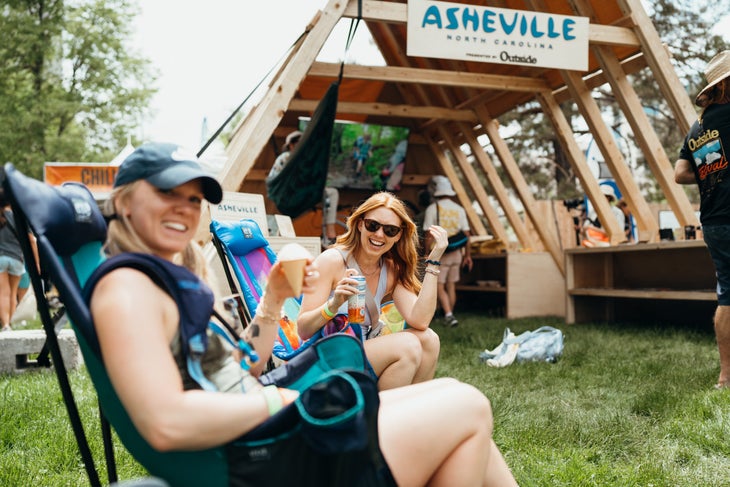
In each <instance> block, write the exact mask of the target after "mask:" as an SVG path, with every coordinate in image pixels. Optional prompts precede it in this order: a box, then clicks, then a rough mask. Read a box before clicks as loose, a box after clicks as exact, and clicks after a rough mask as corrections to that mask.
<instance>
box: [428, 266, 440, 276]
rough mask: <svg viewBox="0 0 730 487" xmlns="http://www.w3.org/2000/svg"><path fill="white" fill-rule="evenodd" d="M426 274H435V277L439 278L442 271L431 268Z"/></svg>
mask: <svg viewBox="0 0 730 487" xmlns="http://www.w3.org/2000/svg"><path fill="white" fill-rule="evenodd" d="M426 272H428V273H429V274H433V275H434V276H438V275H439V274H441V271H440V270H439V269H431V268H430V267H426Z"/></svg>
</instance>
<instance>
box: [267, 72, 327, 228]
mask: <svg viewBox="0 0 730 487" xmlns="http://www.w3.org/2000/svg"><path fill="white" fill-rule="evenodd" d="M339 89H340V83H339V80H338V81H335V82H333V83H332V84H331V85H330V87H329V88H328V89H327V93H325V95H324V98H322V100H321V101H320V102H319V105H317V109H316V110H315V111H314V114H313V115H312V119H311V120H310V121H309V123H308V124H307V128H306V129H305V130H304V134H302V138H301V139H300V140H299V142H298V143H297V145H296V147H295V148H294V151H293V152H292V154H291V156H290V158H289V162H288V163H287V165H286V166H284V169H282V171H281V172H280V173H279V174H278V175H277V176H276V177H275V178H273V179H271V180H268V181H267V182H266V187H267V189H268V192H269V198H271V200H272V201H273V202H274V203H276V207H277V208H278V209H279V211H280V212H281V213H282V214H284V215H288V216H290V217H292V218H296V217H298V216H299V215H301V214H302V213H304V212H305V211H307V210H309V209H311V208H312V207H314V206H316V205H317V203H319V202H320V201H322V192H323V191H324V186H325V184H326V183H327V171H328V170H329V160H330V147H331V145H332V130H333V128H334V125H335V115H336V113H337V97H338V94H339Z"/></svg>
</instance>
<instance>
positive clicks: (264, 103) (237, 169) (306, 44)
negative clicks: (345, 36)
mask: <svg viewBox="0 0 730 487" xmlns="http://www.w3.org/2000/svg"><path fill="white" fill-rule="evenodd" d="M345 7H346V3H345V2H341V1H340V0H330V2H329V3H328V4H327V7H326V8H325V10H324V11H323V12H322V13H321V15H320V16H319V19H318V21H317V22H316V24H315V25H314V26H313V27H312V29H311V30H310V31H309V33H308V34H307V35H306V37H305V38H304V39H303V41H302V42H301V44H300V45H299V47H298V49H297V51H296V53H294V54H293V55H292V56H291V58H290V59H289V62H287V63H286V64H284V65H283V66H282V68H281V70H280V71H279V75H278V76H277V78H276V80H275V81H274V83H273V84H272V86H271V88H270V89H269V90H268V91H267V92H266V94H265V95H264V97H263V98H262V100H261V101H260V102H259V104H258V105H257V106H256V108H255V109H254V110H252V111H251V112H250V113H249V115H248V116H247V117H246V119H245V120H244V121H243V122H242V124H241V125H240V126H239V127H238V130H237V131H236V133H235V134H234V136H233V138H232V139H231V141H230V143H229V144H228V148H227V155H228V160H227V161H226V164H225V166H224V167H223V169H222V170H221V172H220V174H219V180H220V181H221V183H222V185H223V188H224V189H225V190H226V191H238V190H239V188H240V187H241V184H242V182H243V179H244V178H245V177H246V174H247V173H248V171H249V170H250V169H251V167H253V165H254V163H255V162H256V158H258V156H259V154H260V153H261V150H262V149H263V147H264V145H266V144H267V143H268V139H269V136H270V135H271V134H272V133H273V132H274V129H275V128H276V126H277V125H279V122H281V119H282V118H283V116H284V113H285V112H286V109H287V107H288V106H289V102H290V101H291V99H292V97H293V96H294V93H295V92H296V90H297V88H298V87H299V84H300V83H301V82H302V80H303V79H304V77H305V76H306V74H307V70H308V68H309V66H310V65H311V64H312V62H314V59H315V58H316V57H317V54H318V53H319V51H320V49H321V48H322V46H323V45H324V43H325V41H326V40H327V38H328V37H329V35H330V33H331V32H332V29H333V28H334V27H335V25H336V24H337V22H338V21H339V20H340V18H341V17H342V12H343V11H344V9H345Z"/></svg>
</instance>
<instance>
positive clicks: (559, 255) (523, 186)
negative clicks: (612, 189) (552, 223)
mask: <svg viewBox="0 0 730 487" xmlns="http://www.w3.org/2000/svg"><path fill="white" fill-rule="evenodd" d="M474 111H475V113H476V114H477V117H478V118H479V119H480V121H481V123H482V126H483V127H484V130H485V131H486V133H487V137H489V141H490V142H491V143H492V146H493V147H494V152H495V153H496V154H497V157H499V160H500V162H501V163H502V167H503V168H504V170H505V172H506V173H507V176H508V177H509V179H510V181H511V182H512V187H513V188H514V190H515V192H516V193H517V196H518V197H519V198H520V201H521V202H522V206H523V207H524V208H525V213H527V216H528V217H529V218H530V220H531V221H532V224H533V225H534V226H535V228H536V229H537V232H538V233H539V234H540V239H541V240H542V244H543V245H544V246H545V248H546V249H547V251H548V252H549V253H550V255H552V257H553V260H554V261H555V264H556V265H557V266H558V269H560V273H561V274H563V275H565V263H564V262H563V260H564V259H563V251H562V249H561V248H560V242H559V241H558V237H557V235H556V233H555V232H553V231H551V230H550V227H548V226H547V225H545V223H544V222H543V221H541V220H540V218H539V216H538V215H536V214H535V198H534V197H533V196H532V192H531V191H530V188H529V187H528V186H527V182H526V181H525V178H524V176H523V175H522V172H521V171H520V168H519V166H518V165H517V162H516V161H515V159H514V157H512V153H511V152H510V150H509V148H508V147H507V144H506V143H505V141H504V139H502V136H501V135H499V129H498V126H497V122H496V121H495V120H494V119H492V117H491V115H489V112H488V111H487V108H486V107H485V106H483V105H478V106H475V107H474Z"/></svg>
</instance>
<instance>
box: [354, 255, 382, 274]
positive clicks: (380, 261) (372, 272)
mask: <svg viewBox="0 0 730 487" xmlns="http://www.w3.org/2000/svg"><path fill="white" fill-rule="evenodd" d="M355 262H357V261H355ZM357 266H358V267H359V268H360V273H362V275H363V276H365V277H370V276H372V275H373V274H375V273H377V272H380V268H381V267H383V261H382V259H380V260H378V263H377V264H376V266H375V269H373V270H372V271H370V272H365V270H363V268H362V267H361V266H360V264H358V265H357Z"/></svg>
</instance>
